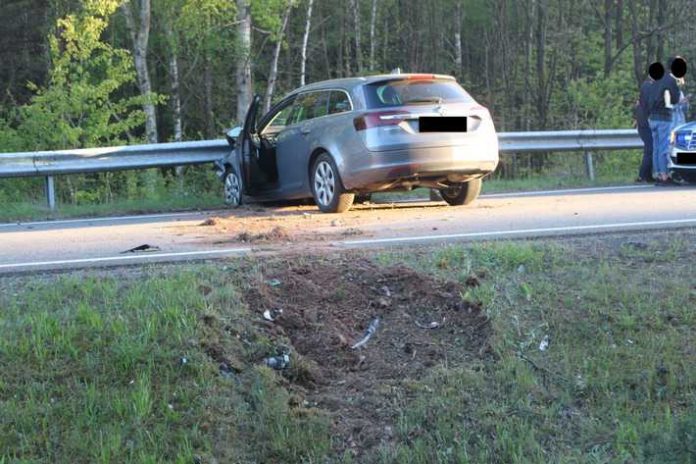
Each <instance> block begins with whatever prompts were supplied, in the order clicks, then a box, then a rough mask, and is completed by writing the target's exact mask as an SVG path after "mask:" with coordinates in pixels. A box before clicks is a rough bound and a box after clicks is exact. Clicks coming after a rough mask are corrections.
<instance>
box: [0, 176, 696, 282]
mask: <svg viewBox="0 0 696 464" xmlns="http://www.w3.org/2000/svg"><path fill="white" fill-rule="evenodd" d="M677 227H696V187H653V186H628V187H608V188H595V189H574V190H559V191H551V192H521V193H512V194H494V195H484V196H482V197H481V198H479V200H477V201H476V202H475V203H474V204H473V205H470V206H468V207H461V208H452V207H449V206H446V205H445V204H444V203H434V202H426V201H417V202H414V201H410V202H404V203H399V204H392V203H387V204H367V205H358V206H356V207H354V209H352V210H351V211H349V212H348V213H345V214H341V215H338V214H321V213H319V211H318V210H317V209H316V208H315V207H313V206H272V207H261V206H259V205H251V206H247V207H245V208H242V209H238V210H223V211H207V212H200V213H176V214H161V215H143V216H126V217H113V218H98V219H75V220H61V221H44V222H32V223H20V224H0V273H3V272H5V273H7V272H22V271H43V270H53V269H61V268H77V267H91V266H103V265H114V264H117V265H120V264H134V263H143V262H155V261H174V260H192V259H204V258H206V259H207V258H216V257H226V256H235V255H243V254H248V253H256V252H260V253H263V252H274V253H275V252H284V251H293V250H295V251H306V250H307V249H326V250H332V249H344V248H350V247H361V248H364V247H369V246H395V245H409V244H414V243H440V242H452V241H460V240H486V239H498V238H523V237H539V236H553V235H576V234H586V233H606V232H617V231H635V230H652V229H669V228H677ZM142 245H150V246H151V247H154V248H152V249H150V251H135V252H126V250H129V249H132V248H134V247H139V246H142Z"/></svg>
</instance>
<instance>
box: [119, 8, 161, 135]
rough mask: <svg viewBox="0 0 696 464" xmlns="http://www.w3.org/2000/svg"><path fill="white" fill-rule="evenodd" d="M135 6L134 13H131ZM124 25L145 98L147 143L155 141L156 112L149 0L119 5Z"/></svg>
mask: <svg viewBox="0 0 696 464" xmlns="http://www.w3.org/2000/svg"><path fill="white" fill-rule="evenodd" d="M133 7H135V10H136V13H137V15H136V14H134V13H133ZM121 11H123V16H124V17H125V19H126V26H127V28H128V32H129V34H130V37H131V42H132V43H133V58H134V61H135V71H136V74H137V76H138V88H139V90H140V94H141V95H143V96H144V97H146V98H147V100H146V102H145V103H144V104H143V111H144V112H145V136H146V138H147V141H148V142H149V143H157V114H156V112H155V104H154V101H153V99H152V98H151V97H152V83H151V82H150V72H149V69H148V62H147V51H148V50H147V47H148V41H149V38H150V19H151V8H150V0H129V1H127V2H125V3H123V4H122V5H121Z"/></svg>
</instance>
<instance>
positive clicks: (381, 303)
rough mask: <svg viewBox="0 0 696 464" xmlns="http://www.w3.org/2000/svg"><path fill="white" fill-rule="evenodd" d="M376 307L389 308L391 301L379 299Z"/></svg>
mask: <svg viewBox="0 0 696 464" xmlns="http://www.w3.org/2000/svg"><path fill="white" fill-rule="evenodd" d="M377 305H378V306H379V307H380V308H388V307H389V306H391V300H390V299H389V298H384V297H380V299H379V300H377Z"/></svg>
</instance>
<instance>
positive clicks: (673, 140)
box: [669, 131, 677, 145]
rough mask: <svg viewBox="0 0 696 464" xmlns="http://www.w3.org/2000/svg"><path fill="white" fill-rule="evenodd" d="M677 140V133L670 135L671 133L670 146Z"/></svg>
mask: <svg viewBox="0 0 696 464" xmlns="http://www.w3.org/2000/svg"><path fill="white" fill-rule="evenodd" d="M676 139H677V133H676V132H674V131H672V132H670V133H669V143H670V145H674V142H675V141H676Z"/></svg>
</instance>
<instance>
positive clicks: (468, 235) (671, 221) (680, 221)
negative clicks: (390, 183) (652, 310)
mask: <svg viewBox="0 0 696 464" xmlns="http://www.w3.org/2000/svg"><path fill="white" fill-rule="evenodd" d="M689 224H691V225H694V226H696V218H690V219H669V220H663V221H642V222H617V223H613V224H590V225H584V226H564V227H544V228H538V229H517V230H492V231H489V232H468V233H463V234H442V235H420V236H416V237H394V238H377V239H366V240H346V241H343V242H338V243H339V244H341V245H347V246H356V245H379V244H384V243H399V242H417V241H432V240H447V239H464V238H476V237H498V236H507V235H512V236H515V235H526V234H528V235H532V234H540V233H549V232H581V231H593V230H594V231H601V230H606V229H621V228H624V229H626V228H633V227H647V226H675V225H689Z"/></svg>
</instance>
